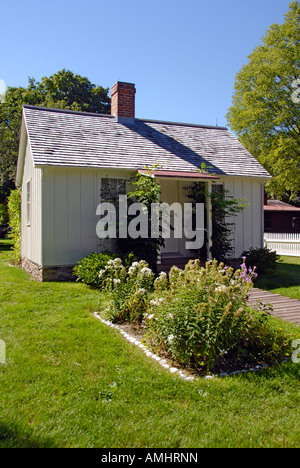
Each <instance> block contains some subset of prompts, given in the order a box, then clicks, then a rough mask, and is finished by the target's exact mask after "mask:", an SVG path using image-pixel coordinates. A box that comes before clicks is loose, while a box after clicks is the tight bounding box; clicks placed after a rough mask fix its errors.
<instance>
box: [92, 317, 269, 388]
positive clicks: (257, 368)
mask: <svg viewBox="0 0 300 468" xmlns="http://www.w3.org/2000/svg"><path fill="white" fill-rule="evenodd" d="M94 316H95V317H96V318H97V319H98V320H100V322H102V323H103V324H104V325H107V326H108V327H111V328H115V329H116V330H119V332H120V333H121V334H122V335H123V336H124V338H126V340H128V341H129V342H130V343H132V344H134V345H136V346H138V347H139V348H140V349H142V350H143V351H144V353H145V354H146V356H148V357H150V358H152V359H154V360H155V361H157V362H158V363H159V364H160V365H161V366H162V367H163V368H165V369H168V370H169V371H170V373H171V374H176V375H178V376H179V377H181V378H182V379H184V380H188V381H193V380H200V379H204V380H211V379H214V378H215V377H228V376H230V375H237V374H245V373H246V372H257V371H260V370H262V369H265V368H266V367H269V366H268V365H267V364H262V365H261V366H255V367H251V368H250V369H247V370H246V369H243V370H236V371H233V372H228V373H227V372H223V373H222V374H215V375H206V376H204V377H194V376H192V375H186V374H184V372H182V370H180V369H178V368H177V367H172V366H170V365H169V364H168V363H167V361H166V360H165V359H163V358H161V357H159V356H157V355H156V354H154V353H152V352H151V351H150V350H149V348H147V347H146V346H145V345H143V343H141V342H140V341H139V340H137V339H136V338H134V337H133V336H131V335H129V334H128V333H126V332H125V331H124V330H123V329H122V328H121V327H120V326H119V325H115V324H114V323H112V322H110V321H109V320H104V319H103V318H102V317H100V315H99V314H98V312H94Z"/></svg>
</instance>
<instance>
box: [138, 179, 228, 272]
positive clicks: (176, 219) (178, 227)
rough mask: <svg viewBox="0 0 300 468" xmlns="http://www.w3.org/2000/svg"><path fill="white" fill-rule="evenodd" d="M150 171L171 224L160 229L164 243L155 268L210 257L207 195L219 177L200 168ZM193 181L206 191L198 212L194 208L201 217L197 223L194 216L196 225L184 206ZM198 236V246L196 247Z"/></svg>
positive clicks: (209, 204)
mask: <svg viewBox="0 0 300 468" xmlns="http://www.w3.org/2000/svg"><path fill="white" fill-rule="evenodd" d="M140 172H144V171H140ZM148 173H149V172H148ZM151 175H152V176H153V177H156V178H157V181H158V183H159V184H160V188H161V203H162V204H164V203H165V204H167V205H166V206H167V221H168V222H169V224H170V229H166V231H167V232H164V229H162V231H163V232H162V236H163V238H164V241H165V244H164V246H163V247H162V248H161V252H160V260H159V262H158V265H157V270H158V271H159V272H160V271H165V272H168V271H169V270H170V268H171V267H172V266H173V265H175V266H177V267H179V268H184V266H185V265H186V264H187V263H188V261H189V260H191V259H195V258H200V259H201V260H202V261H203V262H205V261H206V260H207V259H210V257H211V246H212V241H211V236H212V213H211V199H210V196H209V195H210V193H211V191H212V183H213V182H215V181H217V180H218V179H219V177H217V176H213V175H210V174H206V173H201V172H179V171H162V170H157V171H152V172H151ZM194 182H197V183H199V182H200V183H201V184H203V193H205V196H204V198H203V203H202V205H203V206H202V207H201V209H200V208H199V213H198V212H197V216H198V215H199V217H201V218H202V219H201V221H200V222H199V223H198V220H197V223H196V226H195V216H194V220H192V213H191V212H189V213H188V216H186V209H187V210H188V209H189V207H188V205H187V204H189V205H190V204H191V203H192V200H191V198H189V194H190V193H191V192H190V189H191V187H192V185H193V183H194ZM187 220H188V221H189V223H190V228H189V229H187V225H186V224H187ZM192 223H193V227H192ZM199 226H200V227H199ZM199 231H201V232H199ZM192 235H194V238H196V240H198V241H199V242H198V243H197V242H196V241H195V240H194V241H193V240H192V239H193V238H192ZM201 236H202V238H201V247H199V245H200V237H201ZM198 237H199V239H198ZM198 244H199V245H198Z"/></svg>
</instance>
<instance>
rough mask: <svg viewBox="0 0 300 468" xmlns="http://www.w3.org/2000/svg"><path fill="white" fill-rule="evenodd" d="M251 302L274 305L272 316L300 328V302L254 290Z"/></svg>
mask: <svg viewBox="0 0 300 468" xmlns="http://www.w3.org/2000/svg"><path fill="white" fill-rule="evenodd" d="M250 300H252V301H254V302H255V301H261V302H262V303H263V304H268V303H269V304H272V306H273V309H274V310H273V312H272V315H274V316H275V317H278V318H281V319H282V320H286V321H288V322H293V323H296V324H297V325H299V326H300V301H298V300H297V299H291V298H289V297H285V296H281V295H280V294H274V293H271V292H269V291H262V290H261V289H258V288H253V289H252V291H251V294H250Z"/></svg>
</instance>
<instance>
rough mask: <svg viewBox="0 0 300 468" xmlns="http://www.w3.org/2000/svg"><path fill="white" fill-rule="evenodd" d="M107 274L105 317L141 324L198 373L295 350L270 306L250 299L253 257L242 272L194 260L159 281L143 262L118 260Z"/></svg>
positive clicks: (160, 348)
mask: <svg viewBox="0 0 300 468" xmlns="http://www.w3.org/2000/svg"><path fill="white" fill-rule="evenodd" d="M99 277H100V278H101V283H102V288H104V289H105V290H106V291H107V292H108V293H109V301H108V304H107V306H106V308H105V309H104V310H103V311H102V313H103V316H104V318H106V319H108V320H110V321H111V322H113V323H119V324H120V323H129V324H131V326H132V327H135V328H138V329H139V332H140V333H141V332H142V333H143V342H144V344H146V345H147V346H148V347H149V348H150V349H151V351H153V352H154V353H155V354H156V355H159V356H161V357H165V358H169V359H172V361H173V362H174V365H179V366H182V367H184V368H187V369H190V370H191V371H193V372H194V373H197V374H200V375H201V374H206V373H207V372H218V373H222V372H226V371H229V370H230V371H233V370H236V369H241V368H247V367H248V368H253V366H256V365H262V364H271V363H274V362H279V361H282V359H283V358H284V357H286V356H288V355H289V354H290V352H291V339H290V337H289V336H288V335H286V334H285V333H284V331H283V330H282V329H280V328H279V327H276V326H275V325H274V323H273V322H271V320H270V315H269V313H268V311H266V310H264V309H262V310H261V309H258V308H254V307H252V306H251V305H250V304H249V302H248V298H249V291H250V289H251V287H252V285H253V283H252V279H253V278H254V277H256V272H255V268H253V269H251V268H247V266H246V265H245V259H244V261H243V263H242V264H241V266H240V269H238V270H234V269H233V268H231V267H227V266H226V265H224V264H223V263H218V262H217V261H212V262H207V263H206V265H205V267H202V266H201V265H200V262H199V261H198V260H194V261H190V262H189V263H188V264H187V265H186V267H185V269H184V270H180V269H179V268H177V267H173V268H171V270H170V273H169V275H166V274H165V273H161V274H160V275H159V276H158V277H157V278H155V275H154V273H153V272H152V270H151V269H150V268H149V266H148V264H147V263H146V262H144V261H143V260H142V261H140V262H133V263H132V264H130V265H129V266H127V267H125V266H124V264H123V262H122V261H121V259H120V258H115V259H111V260H109V261H108V262H107V264H106V266H105V268H102V269H101V270H100V272H99Z"/></svg>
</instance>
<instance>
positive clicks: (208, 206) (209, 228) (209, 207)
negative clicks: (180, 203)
mask: <svg viewBox="0 0 300 468" xmlns="http://www.w3.org/2000/svg"><path fill="white" fill-rule="evenodd" d="M211 192H212V182H211V181H210V180H209V181H208V182H207V196H206V216H207V218H206V220H207V259H208V260H212V253H211V247H212V238H211V236H212V204H211V198H210V194H211Z"/></svg>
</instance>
